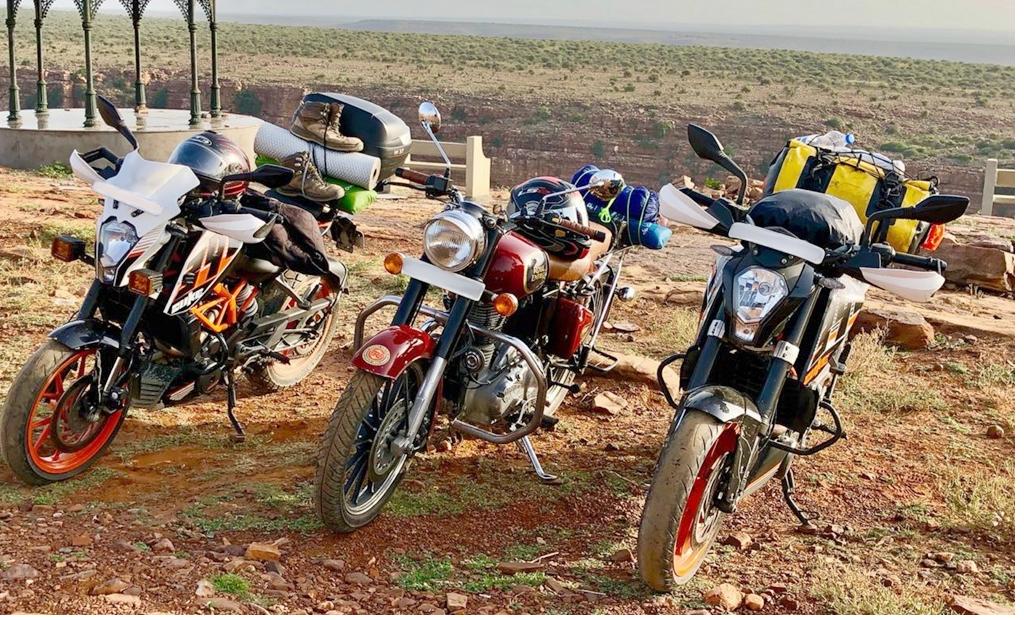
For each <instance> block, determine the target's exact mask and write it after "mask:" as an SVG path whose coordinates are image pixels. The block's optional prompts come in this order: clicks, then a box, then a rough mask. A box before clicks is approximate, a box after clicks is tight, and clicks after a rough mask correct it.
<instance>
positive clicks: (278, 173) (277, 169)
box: [220, 164, 294, 187]
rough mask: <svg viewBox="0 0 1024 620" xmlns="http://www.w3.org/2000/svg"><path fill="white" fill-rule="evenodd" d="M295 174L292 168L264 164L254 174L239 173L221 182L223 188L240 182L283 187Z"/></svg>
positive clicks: (224, 178) (230, 175)
mask: <svg viewBox="0 0 1024 620" xmlns="http://www.w3.org/2000/svg"><path fill="white" fill-rule="evenodd" d="M293 175H294V173H293V172H292V170H291V168H285V167H284V166H278V165H275V164H263V165H262V166H260V167H259V168H257V169H255V170H253V171H252V172H239V173H238V174H227V175H224V177H223V178H222V179H221V180H220V185H221V187H224V186H225V185H227V184H228V183H237V182H239V181H241V182H246V183H259V184H260V185H266V186H267V187H282V186H284V185H288V184H289V183H291V181H292V176H293Z"/></svg>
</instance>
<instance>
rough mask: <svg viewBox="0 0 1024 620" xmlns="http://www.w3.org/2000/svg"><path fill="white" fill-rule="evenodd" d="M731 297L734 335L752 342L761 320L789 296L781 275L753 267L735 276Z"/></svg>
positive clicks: (784, 280)
mask: <svg viewBox="0 0 1024 620" xmlns="http://www.w3.org/2000/svg"><path fill="white" fill-rule="evenodd" d="M732 294H733V298H732V299H733V302H732V306H733V310H734V312H735V317H734V323H733V328H734V332H735V334H736V337H737V338H739V339H740V340H742V341H744V342H751V341H753V340H754V336H755V335H756V334H757V328H758V326H759V325H760V323H761V320H762V319H763V318H764V317H765V316H767V315H768V313H769V312H771V311H772V308H774V307H775V306H776V305H777V304H778V303H779V302H780V301H782V300H783V299H784V298H785V297H786V295H787V294H789V287H787V286H786V279H785V278H784V277H782V276H781V275H780V274H779V273H777V272H775V271H772V270H770V269H761V268H760V267H751V268H750V269H747V270H746V271H744V272H743V273H741V274H739V275H738V276H736V280H735V282H734V283H733V293H732Z"/></svg>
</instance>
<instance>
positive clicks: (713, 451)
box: [637, 411, 739, 592]
mask: <svg viewBox="0 0 1024 620" xmlns="http://www.w3.org/2000/svg"><path fill="white" fill-rule="evenodd" d="M738 437H739V426H738V425H736V424H722V423H721V422H719V421H717V420H715V419H714V418H712V417H711V416H709V415H707V414H706V413H704V412H702V411H686V412H684V414H683V419H682V420H681V421H680V423H679V426H678V427H677V428H676V429H675V431H674V432H673V433H672V435H671V436H670V437H669V438H668V441H667V442H666V444H665V446H664V447H663V448H662V452H661V456H660V457H659V460H658V465H657V468H656V469H655V471H654V477H653V479H652V481H651V487H650V490H649V491H648V492H647V502H646V504H645V505H644V513H643V517H641V520H640V532H639V534H638V536H637V547H638V549H637V560H638V563H639V567H640V576H641V577H642V578H643V580H644V582H645V583H646V584H647V585H648V586H650V587H651V588H652V589H654V590H657V591H659V592H666V591H668V590H670V589H671V588H672V587H673V586H675V585H682V584H684V583H686V582H687V581H689V580H690V578H692V577H693V575H694V574H695V573H696V572H697V569H699V568H700V565H701V563H702V562H703V561H704V556H705V555H707V552H708V549H710V548H711V545H712V543H714V541H715V536H716V535H717V534H718V530H719V528H720V527H721V525H722V517H723V514H722V512H721V511H720V510H719V509H718V507H717V506H716V501H717V500H718V499H719V494H720V491H721V488H722V483H723V482H724V481H725V479H726V477H727V476H728V474H729V468H730V467H731V466H732V460H733V459H732V455H733V454H734V453H735V452H736V442H737V439H738Z"/></svg>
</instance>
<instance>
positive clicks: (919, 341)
mask: <svg viewBox="0 0 1024 620" xmlns="http://www.w3.org/2000/svg"><path fill="white" fill-rule="evenodd" d="M876 329H882V330H885V332H886V336H885V341H886V342H887V343H889V344H894V345H896V346H898V347H900V348H901V349H907V350H911V351H913V350H917V349H924V348H926V347H928V346H929V345H931V344H932V343H934V342H935V328H934V327H932V325H931V323H929V322H928V321H926V320H925V318H924V317H923V316H921V315H920V314H919V313H917V312H914V311H913V310H891V309H887V308H864V309H863V310H861V311H860V314H858V315H857V322H856V323H855V324H854V326H853V333H855V334H859V333H861V332H870V331H874V330H876Z"/></svg>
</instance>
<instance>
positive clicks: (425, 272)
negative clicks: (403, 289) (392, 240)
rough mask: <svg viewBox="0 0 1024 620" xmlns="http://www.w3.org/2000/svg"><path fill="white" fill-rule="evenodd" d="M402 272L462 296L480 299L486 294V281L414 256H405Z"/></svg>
mask: <svg viewBox="0 0 1024 620" xmlns="http://www.w3.org/2000/svg"><path fill="white" fill-rule="evenodd" d="M402 273H404V274H405V275H407V276H409V277H410V278H412V279H413V280H419V281H420V282H425V283H427V284H429V285H431V286H436V287H438V288H443V289H444V290H446V291H451V292H452V293H455V294H456V295H459V296H460V297H465V298H466V299H472V300H473V301H479V300H480V298H481V297H482V296H483V294H484V283H483V282H480V281H477V280H473V279H472V278H467V277H466V276H462V275H459V274H457V273H452V272H450V271H445V270H444V269H441V268H440V267H438V266H437V265H431V264H430V263H428V262H425V261H421V260H417V259H414V258H409V257H403V260H402Z"/></svg>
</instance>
